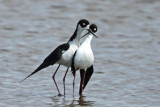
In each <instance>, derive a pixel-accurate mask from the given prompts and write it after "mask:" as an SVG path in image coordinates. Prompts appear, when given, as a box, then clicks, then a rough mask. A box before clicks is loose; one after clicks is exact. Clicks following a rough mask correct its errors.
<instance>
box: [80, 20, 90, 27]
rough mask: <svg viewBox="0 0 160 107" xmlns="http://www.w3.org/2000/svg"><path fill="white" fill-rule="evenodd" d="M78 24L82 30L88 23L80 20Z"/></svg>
mask: <svg viewBox="0 0 160 107" xmlns="http://www.w3.org/2000/svg"><path fill="white" fill-rule="evenodd" d="M78 24H79V25H80V26H81V27H82V28H84V27H86V26H87V25H89V21H88V20H86V19H81V20H80V21H79V22H78Z"/></svg>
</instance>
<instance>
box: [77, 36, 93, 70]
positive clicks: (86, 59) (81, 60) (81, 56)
mask: <svg viewBox="0 0 160 107" xmlns="http://www.w3.org/2000/svg"><path fill="white" fill-rule="evenodd" d="M91 40H92V36H89V37H87V38H86V40H85V41H84V42H83V43H82V45H81V46H80V47H79V48H78V50H77V52H76V55H75V58H74V66H75V68H79V69H86V68H88V67H90V66H91V65H92V64H93V62H94V55H93V52H92V49H91V46H90V42H91Z"/></svg>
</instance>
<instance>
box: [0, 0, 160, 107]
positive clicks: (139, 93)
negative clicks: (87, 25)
mask: <svg viewBox="0 0 160 107" xmlns="http://www.w3.org/2000/svg"><path fill="white" fill-rule="evenodd" d="M159 11H160V1H159V0H123V1H122V0H107V1H106V0H97V1H91V0H89V1H86V0H81V1H75V0H65V1H63V2H61V1H59V0H54V1H53V0H45V1H44V0H38V1H36V0H14V1H11V0H0V63H1V64H0V72H1V74H0V107H9V106H11V107H22V106H24V107H36V106H41V107H58V106H61V107H62V106H76V107H80V106H88V107H90V106H91V107H92V106H94V107H159V106H160V66H159V65H160V48H159V47H160V30H159V29H160V14H159ZM81 18H86V19H88V20H89V21H90V22H91V23H96V24H97V25H98V28H99V30H98V33H97V35H98V36H99V39H96V38H93V41H92V48H93V51H94V55H95V62H94V69H95V72H94V74H93V77H92V78H91V80H90V82H89V84H88V86H87V87H86V89H85V91H84V95H83V96H81V97H80V96H79V95H78V89H79V75H77V78H76V87H75V89H76V90H75V91H76V92H75V98H74V99H73V97H72V81H73V76H72V74H71V72H69V73H68V75H67V78H66V97H63V96H62V97H59V96H57V94H58V93H57V91H56V87H55V85H54V84H53V81H52V78H51V77H52V74H53V73H54V71H55V70H56V67H57V66H58V65H54V66H52V67H49V68H47V69H44V70H43V71H41V72H39V73H37V74H36V75H34V76H32V77H31V78H29V79H28V80H26V81H24V82H23V83H21V84H20V83H19V81H21V80H22V79H23V78H24V77H25V76H27V75H28V74H30V73H31V72H32V71H33V70H34V69H36V67H37V66H38V65H39V64H40V63H41V62H42V61H43V59H44V58H45V57H46V56H47V55H48V54H49V53H50V52H51V51H53V50H54V49H55V48H56V47H57V46H58V45H60V44H62V43H64V42H66V41H68V39H69V37H70V36H71V35H72V33H73V31H74V30H75V26H76V23H77V21H78V20H79V19H81ZM65 70H66V68H65V67H61V68H60V70H59V72H58V73H57V75H56V80H57V83H58V86H59V88H60V91H61V93H63V82H62V79H63V75H64V73H65ZM77 74H79V73H77Z"/></svg>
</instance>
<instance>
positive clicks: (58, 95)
mask: <svg viewBox="0 0 160 107" xmlns="http://www.w3.org/2000/svg"><path fill="white" fill-rule="evenodd" d="M60 65H61V64H59V65H58V67H57V69H56V71H55V73H54V74H53V76H52V78H53V81H54V83H55V85H56V88H57V91H58V93H59V94H58V96H61V95H62V94H61V93H60V91H59V89H58V86H57V83H56V80H55V75H56V73H57V71H58V69H59V67H60Z"/></svg>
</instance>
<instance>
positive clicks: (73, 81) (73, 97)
mask: <svg viewBox="0 0 160 107" xmlns="http://www.w3.org/2000/svg"><path fill="white" fill-rule="evenodd" d="M75 77H76V72H75V74H74V79H73V98H74V85H75Z"/></svg>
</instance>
